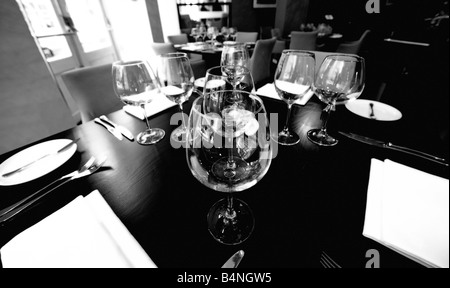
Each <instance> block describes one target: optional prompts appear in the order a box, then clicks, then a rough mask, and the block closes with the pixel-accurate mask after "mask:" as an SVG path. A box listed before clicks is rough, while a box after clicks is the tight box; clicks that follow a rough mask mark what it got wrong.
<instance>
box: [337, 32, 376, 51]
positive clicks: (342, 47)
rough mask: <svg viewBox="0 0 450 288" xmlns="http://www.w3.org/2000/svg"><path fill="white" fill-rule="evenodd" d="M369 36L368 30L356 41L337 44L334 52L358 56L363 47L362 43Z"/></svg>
mask: <svg viewBox="0 0 450 288" xmlns="http://www.w3.org/2000/svg"><path fill="white" fill-rule="evenodd" d="M369 34H370V30H366V31H364V33H363V34H362V35H361V37H359V39H358V40H356V41H352V42H344V43H341V44H339V46H338V47H337V49H336V52H339V53H349V54H356V55H358V54H360V52H361V48H362V47H363V45H364V42H365V41H366V40H367V36H368V35H369Z"/></svg>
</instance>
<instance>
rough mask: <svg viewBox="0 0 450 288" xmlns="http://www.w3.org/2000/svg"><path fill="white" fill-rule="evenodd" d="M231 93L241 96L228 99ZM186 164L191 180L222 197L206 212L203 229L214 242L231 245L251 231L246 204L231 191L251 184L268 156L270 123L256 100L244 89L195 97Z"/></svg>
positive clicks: (261, 174)
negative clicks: (205, 222) (222, 194)
mask: <svg viewBox="0 0 450 288" xmlns="http://www.w3.org/2000/svg"><path fill="white" fill-rule="evenodd" d="M235 93H239V94H241V95H243V99H241V100H240V101H239V102H238V103H235V102H234V99H235V97H234V95H233V94H235ZM187 140H188V141H187V144H188V148H187V149H186V153H187V162H188V166H189V168H190V170H191V172H192V174H193V175H194V177H195V178H197V180H199V181H200V182H201V183H202V184H204V185H205V186H207V187H209V188H211V189H213V190H216V191H220V192H226V193H227V197H226V198H224V199H221V200H220V201H218V202H217V203H215V204H214V205H213V206H212V207H211V209H210V210H209V212H208V215H207V222H208V230H209V232H210V233H211V235H212V236H213V237H214V239H216V240H217V241H219V242H221V243H223V244H229V245H235V244H239V243H242V242H243V241H245V240H246V239H247V238H248V237H249V236H250V234H251V233H252V231H253V228H254V217H253V213H252V211H251V209H250V207H249V206H248V205H247V204H246V203H245V202H243V201H241V200H239V199H237V198H235V197H233V194H234V193H233V192H238V191H243V190H246V189H248V188H250V187H252V186H254V185H255V184H256V183H257V182H258V181H259V180H261V179H262V177H264V175H265V174H266V173H267V171H268V169H269V166H270V164H271V161H272V160H271V159H272V146H271V141H270V126H269V121H268V118H267V112H266V110H265V107H264V104H263V102H262V100H261V99H260V98H259V97H257V96H256V95H253V94H251V93H249V92H246V91H234V90H220V91H211V92H209V93H206V94H204V95H203V96H201V97H198V98H197V99H196V100H195V101H194V103H193V105H192V109H191V113H190V115H189V122H188V137H187Z"/></svg>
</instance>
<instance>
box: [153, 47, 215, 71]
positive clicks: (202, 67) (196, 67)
mask: <svg viewBox="0 0 450 288" xmlns="http://www.w3.org/2000/svg"><path fill="white" fill-rule="evenodd" d="M152 49H153V52H154V53H155V55H156V56H158V55H161V54H166V53H174V52H177V49H175V47H174V46H173V44H171V43H152ZM198 56H200V57H201V55H198ZM189 60H190V62H191V67H192V71H193V72H194V77H195V79H197V78H200V77H204V76H205V74H206V70H207V69H206V62H205V60H203V59H201V58H200V59H189ZM152 64H153V65H152V67H153V68H154V69H156V68H157V67H156V65H157V64H158V63H156V62H155V63H152Z"/></svg>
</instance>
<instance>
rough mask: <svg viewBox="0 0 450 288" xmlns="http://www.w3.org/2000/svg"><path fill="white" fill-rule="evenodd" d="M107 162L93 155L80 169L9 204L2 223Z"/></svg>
mask: <svg viewBox="0 0 450 288" xmlns="http://www.w3.org/2000/svg"><path fill="white" fill-rule="evenodd" d="M105 162H106V158H103V159H100V160H96V159H95V158H94V157H91V158H90V159H89V160H88V161H87V162H86V163H85V164H84V165H83V166H81V168H80V169H78V170H75V171H73V172H71V173H69V174H67V175H64V176H62V177H61V178H59V179H57V180H55V181H53V182H52V183H50V184H48V185H47V186H45V187H44V188H42V189H40V190H38V191H36V192H34V193H33V194H31V195H30V196H28V197H26V198H24V199H22V200H20V201H19V202H17V203H15V204H13V205H12V206H9V207H7V208H5V209H3V210H2V211H0V224H3V223H4V222H6V221H8V220H9V219H11V218H13V217H14V216H16V215H17V214H19V213H20V212H22V211H23V210H25V209H26V208H28V207H30V206H31V205H33V204H35V203H36V202H37V201H39V200H40V199H42V198H43V197H44V196H46V195H48V194H49V193H50V192H52V191H54V190H55V189H56V188H58V187H60V186H62V185H64V184H66V183H68V182H70V181H72V180H75V179H79V178H82V177H85V176H89V175H91V174H93V173H95V172H96V171H97V170H98V169H100V168H101V167H102V166H103V164H104V163H105ZM61 180H64V181H62V182H60V183H59V184H58V185H56V186H54V187H53V188H50V189H48V188H49V187H51V186H53V185H54V184H56V183H58V182H59V181H61Z"/></svg>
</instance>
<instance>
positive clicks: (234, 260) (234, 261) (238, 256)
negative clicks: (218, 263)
mask: <svg viewBox="0 0 450 288" xmlns="http://www.w3.org/2000/svg"><path fill="white" fill-rule="evenodd" d="M242 257H244V250H239V251H238V252H236V253H234V254H233V256H231V257H230V259H228V260H227V262H225V264H223V266H222V268H237V266H238V265H239V263H241V260H242Z"/></svg>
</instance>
